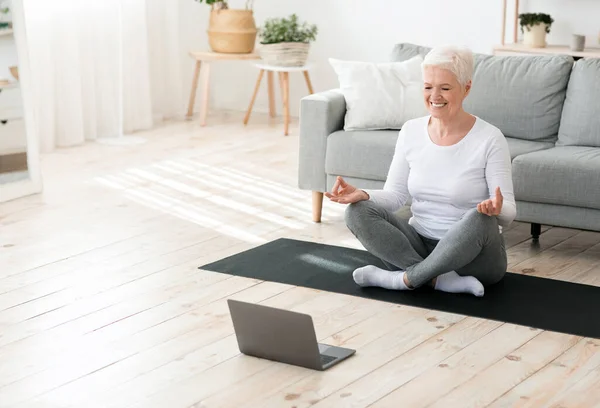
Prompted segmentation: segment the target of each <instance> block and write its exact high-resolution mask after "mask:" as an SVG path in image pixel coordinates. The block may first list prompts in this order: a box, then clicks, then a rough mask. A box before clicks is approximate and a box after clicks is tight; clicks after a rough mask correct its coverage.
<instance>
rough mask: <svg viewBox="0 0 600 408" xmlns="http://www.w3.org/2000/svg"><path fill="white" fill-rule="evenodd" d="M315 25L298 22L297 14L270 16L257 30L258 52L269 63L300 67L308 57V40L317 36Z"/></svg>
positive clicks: (312, 39)
mask: <svg viewBox="0 0 600 408" xmlns="http://www.w3.org/2000/svg"><path fill="white" fill-rule="evenodd" d="M317 32H318V30H317V26H316V25H314V24H313V25H309V24H307V23H306V22H304V23H300V22H299V21H298V16H297V15H296V14H292V15H291V16H290V17H289V18H270V19H267V20H266V21H265V23H264V25H263V26H262V27H261V28H260V29H259V30H258V35H259V37H260V44H261V46H260V49H259V53H260V56H261V58H262V59H263V60H264V61H265V62H266V63H267V64H269V65H274V66H281V67H301V66H303V65H304V64H305V63H306V60H307V59H308V52H309V47H310V42H311V41H314V40H315V39H316V36H317Z"/></svg>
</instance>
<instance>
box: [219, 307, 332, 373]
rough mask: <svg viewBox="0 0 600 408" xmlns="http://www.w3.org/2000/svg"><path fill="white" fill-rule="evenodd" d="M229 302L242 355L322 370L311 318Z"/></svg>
mask: <svg viewBox="0 0 600 408" xmlns="http://www.w3.org/2000/svg"><path fill="white" fill-rule="evenodd" d="M227 303H228V305H229V311H230V313H231V319H232V321H233V327H234V330H235V333H236V336H237V341H238V346H239V349H240V351H241V352H242V353H244V354H247V355H251V356H255V357H260V358H265V359H269V360H274V361H279V362H283V363H288V364H294V365H299V366H303V367H308V368H314V369H320V368H321V367H322V364H321V360H320V355H319V346H318V344H317V336H316V334H315V329H314V326H313V321H312V318H311V316H309V315H307V314H303V313H297V312H292V311H289V310H283V309H277V308H274V307H269V306H264V305H258V304H254V303H247V302H242V301H238V300H233V299H228V300H227Z"/></svg>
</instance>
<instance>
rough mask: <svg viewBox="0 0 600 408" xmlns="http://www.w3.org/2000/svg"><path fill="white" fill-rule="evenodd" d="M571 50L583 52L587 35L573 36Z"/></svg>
mask: <svg viewBox="0 0 600 408" xmlns="http://www.w3.org/2000/svg"><path fill="white" fill-rule="evenodd" d="M569 48H570V49H571V51H583V50H584V48H585V35H579V34H573V36H572V37H571V46H570V47H569Z"/></svg>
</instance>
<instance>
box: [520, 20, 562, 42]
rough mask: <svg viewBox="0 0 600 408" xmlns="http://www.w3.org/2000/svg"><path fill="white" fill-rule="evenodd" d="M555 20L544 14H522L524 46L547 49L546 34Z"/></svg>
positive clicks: (521, 24) (521, 23)
mask: <svg viewBox="0 0 600 408" xmlns="http://www.w3.org/2000/svg"><path fill="white" fill-rule="evenodd" d="M553 22H554V19H553V18H552V17H550V15H548V14H544V13H521V14H519V24H520V26H521V32H522V33H523V44H524V45H526V46H529V47H533V48H544V47H546V45H547V44H546V34H547V33H549V32H550V27H552V23H553Z"/></svg>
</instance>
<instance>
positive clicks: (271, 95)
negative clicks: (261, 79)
mask: <svg viewBox="0 0 600 408" xmlns="http://www.w3.org/2000/svg"><path fill="white" fill-rule="evenodd" d="M267 82H268V84H269V114H270V115H271V117H272V118H274V117H275V115H276V114H277V112H276V111H275V86H274V84H273V71H269V72H267Z"/></svg>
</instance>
